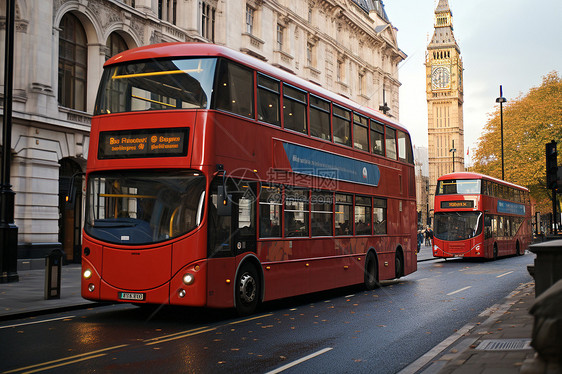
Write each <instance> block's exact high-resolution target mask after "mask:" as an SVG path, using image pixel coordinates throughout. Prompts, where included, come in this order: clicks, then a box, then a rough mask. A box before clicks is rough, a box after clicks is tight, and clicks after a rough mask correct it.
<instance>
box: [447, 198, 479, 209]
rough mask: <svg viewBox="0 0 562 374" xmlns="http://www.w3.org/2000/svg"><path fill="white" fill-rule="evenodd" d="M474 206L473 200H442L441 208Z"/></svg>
mask: <svg viewBox="0 0 562 374" xmlns="http://www.w3.org/2000/svg"><path fill="white" fill-rule="evenodd" d="M458 208H474V201H473V200H460V201H442V202H441V209H458Z"/></svg>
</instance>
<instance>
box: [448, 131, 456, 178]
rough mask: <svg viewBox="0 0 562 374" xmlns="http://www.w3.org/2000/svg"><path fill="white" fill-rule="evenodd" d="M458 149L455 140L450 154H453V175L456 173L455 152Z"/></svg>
mask: <svg viewBox="0 0 562 374" xmlns="http://www.w3.org/2000/svg"><path fill="white" fill-rule="evenodd" d="M456 151H457V149H456V148H455V139H453V148H451V149H449V152H453V173H454V172H455V152H456Z"/></svg>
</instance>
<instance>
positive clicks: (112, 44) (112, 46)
mask: <svg viewBox="0 0 562 374" xmlns="http://www.w3.org/2000/svg"><path fill="white" fill-rule="evenodd" d="M105 46H106V47H107V48H106V49H105V60H106V61H107V60H109V58H110V57H112V56H115V55H116V54H118V53H120V52H123V51H125V50H127V49H128V48H127V43H125V39H123V37H122V36H121V35H119V34H118V33H116V32H112V33H111V35H109V38H107V42H106V43H105Z"/></svg>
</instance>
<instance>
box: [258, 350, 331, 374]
mask: <svg viewBox="0 0 562 374" xmlns="http://www.w3.org/2000/svg"><path fill="white" fill-rule="evenodd" d="M332 349H334V348H324V349H321V350H319V351H318V352H315V353H312V354H309V355H308V356H305V357H303V358H300V359H298V360H296V361H293V362H289V363H288V364H287V365H283V366H281V367H280V368H277V369H275V370H272V371H269V372H267V373H266V374H277V373H281V372H282V371H285V370H287V369H290V368H292V367H293V366H297V365H298V364H301V363H303V362H305V361H307V360H310V359H311V358H314V357H316V356H320V355H322V354H324V353H326V352H328V351H331V350H332Z"/></svg>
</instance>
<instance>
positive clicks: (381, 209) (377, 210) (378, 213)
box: [373, 198, 386, 235]
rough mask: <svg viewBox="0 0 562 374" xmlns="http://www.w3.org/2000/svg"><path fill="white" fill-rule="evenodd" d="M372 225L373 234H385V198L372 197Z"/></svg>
mask: <svg viewBox="0 0 562 374" xmlns="http://www.w3.org/2000/svg"><path fill="white" fill-rule="evenodd" d="M373 222H374V224H373V227H374V231H375V235H381V234H386V200H385V199H377V198H374V199H373Z"/></svg>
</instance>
